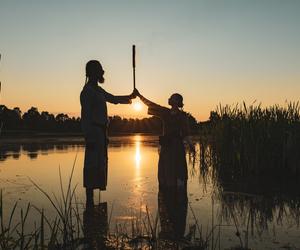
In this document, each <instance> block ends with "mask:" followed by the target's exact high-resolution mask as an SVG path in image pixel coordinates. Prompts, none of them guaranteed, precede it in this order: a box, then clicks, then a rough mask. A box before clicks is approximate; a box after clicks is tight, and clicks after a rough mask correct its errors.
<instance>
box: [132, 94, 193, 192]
mask: <svg viewBox="0 0 300 250" xmlns="http://www.w3.org/2000/svg"><path fill="white" fill-rule="evenodd" d="M134 93H136V94H137V96H139V97H140V99H141V100H142V102H143V103H144V104H145V105H147V106H148V114H149V115H154V116H157V117H159V118H160V119H161V120H162V122H163V135H162V136H160V138H159V143H160V145H161V149H160V154H159V162H158V182H159V189H160V190H174V189H175V190H182V191H186V184H187V179H188V175H187V163H186V158H185V148H184V144H183V139H184V137H186V136H187V135H188V134H189V126H188V117H187V115H186V113H185V112H184V111H182V107H183V98H182V96H181V95H180V94H177V93H175V94H172V95H171V97H170V98H169V105H170V106H171V109H169V108H166V107H162V106H160V105H158V104H156V103H154V102H151V101H150V100H148V99H146V98H145V97H144V96H142V95H141V94H140V93H139V92H138V90H136V89H135V91H134ZM190 145H191V144H190Z"/></svg>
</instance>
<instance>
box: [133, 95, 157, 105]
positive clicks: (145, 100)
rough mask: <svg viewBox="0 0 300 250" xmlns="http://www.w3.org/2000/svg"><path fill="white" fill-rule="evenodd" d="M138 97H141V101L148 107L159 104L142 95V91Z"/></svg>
mask: <svg viewBox="0 0 300 250" xmlns="http://www.w3.org/2000/svg"><path fill="white" fill-rule="evenodd" d="M138 97H139V98H140V99H141V101H142V102H143V103H144V104H145V105H146V106H148V107H155V106H159V105H158V104H156V103H154V102H151V101H150V100H148V99H147V98H146V97H144V96H142V95H141V94H140V93H139V95H138Z"/></svg>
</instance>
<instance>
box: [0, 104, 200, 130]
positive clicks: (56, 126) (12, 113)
mask: <svg viewBox="0 0 300 250" xmlns="http://www.w3.org/2000/svg"><path fill="white" fill-rule="evenodd" d="M188 118H189V121H190V126H191V129H192V130H194V129H197V126H198V123H197V121H196V119H195V118H194V117H193V116H192V115H191V114H188ZM0 124H2V129H1V130H2V133H4V134H5V133H6V132H13V131H21V132H22V131H24V132H26V131H34V132H50V133H52V132H53V133H54V132H62V133H81V125H80V118H79V117H70V116H69V115H67V114H64V113H59V114H56V115H54V114H51V113H49V112H47V111H42V112H39V110H38V108H36V107H31V108H30V109H28V110H27V111H26V112H24V113H23V112H22V111H21V110H20V108H19V107H15V108H13V109H9V108H8V107H6V106H5V105H0ZM108 130H109V133H111V134H112V133H155V134H159V133H161V131H162V123H161V120H160V119H159V118H157V117H154V116H152V117H149V118H142V119H132V118H129V119H127V118H122V117H120V116H111V117H109V126H108Z"/></svg>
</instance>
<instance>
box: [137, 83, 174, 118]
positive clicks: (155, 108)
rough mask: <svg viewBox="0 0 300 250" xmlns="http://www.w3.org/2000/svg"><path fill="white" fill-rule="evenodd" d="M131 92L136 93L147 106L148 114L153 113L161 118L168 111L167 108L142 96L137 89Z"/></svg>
mask: <svg viewBox="0 0 300 250" xmlns="http://www.w3.org/2000/svg"><path fill="white" fill-rule="evenodd" d="M133 93H134V94H136V95H137V96H138V97H139V98H140V99H141V101H142V102H143V103H144V104H145V105H146V106H148V114H149V115H154V116H158V117H161V118H162V117H163V116H164V115H165V114H166V113H167V112H168V111H169V109H168V108H165V107H162V106H160V105H158V104H156V103H154V102H152V101H150V100H148V99H147V98H146V97H144V96H142V95H141V93H139V91H138V90H137V89H135V90H134V91H133Z"/></svg>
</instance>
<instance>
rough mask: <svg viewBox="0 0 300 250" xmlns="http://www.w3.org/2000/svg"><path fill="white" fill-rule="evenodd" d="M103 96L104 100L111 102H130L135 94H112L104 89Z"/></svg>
mask: <svg viewBox="0 0 300 250" xmlns="http://www.w3.org/2000/svg"><path fill="white" fill-rule="evenodd" d="M104 96H105V99H106V101H108V102H110V103H113V104H130V103H131V99H132V98H134V97H135V96H134V95H133V94H131V95H112V94H110V93H108V92H106V91H104Z"/></svg>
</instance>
